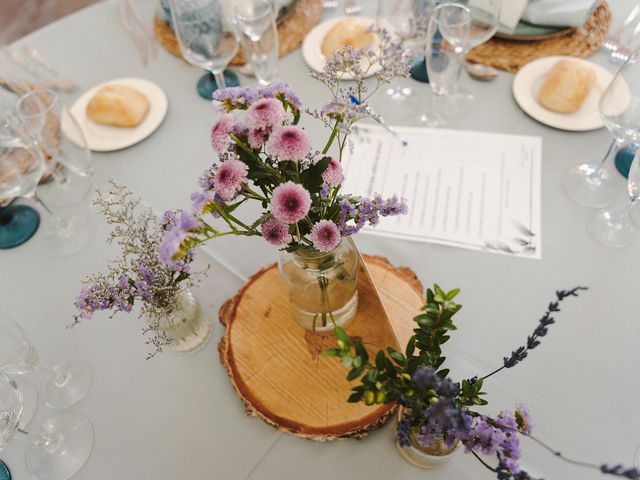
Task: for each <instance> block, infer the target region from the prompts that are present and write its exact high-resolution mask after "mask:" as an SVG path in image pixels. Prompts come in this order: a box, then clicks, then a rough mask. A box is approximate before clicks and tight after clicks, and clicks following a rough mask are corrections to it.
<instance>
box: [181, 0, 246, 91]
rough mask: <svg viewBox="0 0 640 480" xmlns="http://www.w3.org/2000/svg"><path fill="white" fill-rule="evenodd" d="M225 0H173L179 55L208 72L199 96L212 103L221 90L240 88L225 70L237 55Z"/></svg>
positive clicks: (233, 29)
mask: <svg viewBox="0 0 640 480" xmlns="http://www.w3.org/2000/svg"><path fill="white" fill-rule="evenodd" d="M226 5H227V2H225V1H224V0H170V6H171V20H172V22H171V23H172V25H173V29H174V31H175V33H176V37H177V38H178V44H179V45H180V52H181V53H182V56H183V57H184V58H185V60H187V62H189V63H190V64H191V65H195V66H198V67H201V68H204V69H205V70H208V71H209V72H211V74H212V75H213V78H214V79H215V81H212V80H211V77H210V75H205V76H204V77H202V78H201V79H200V80H199V81H198V93H199V94H200V95H201V96H202V97H203V98H206V99H208V100H211V96H212V95H213V92H214V91H216V90H217V89H218V88H226V87H228V86H229V87H230V86H235V85H238V81H237V77H235V75H227V73H226V72H225V71H224V69H225V68H226V67H227V65H229V62H230V61H231V59H232V58H233V57H234V56H235V54H236V53H237V52H238V40H237V38H236V32H235V28H234V26H233V23H232V22H231V19H230V18H229V11H228V10H227V8H226Z"/></svg>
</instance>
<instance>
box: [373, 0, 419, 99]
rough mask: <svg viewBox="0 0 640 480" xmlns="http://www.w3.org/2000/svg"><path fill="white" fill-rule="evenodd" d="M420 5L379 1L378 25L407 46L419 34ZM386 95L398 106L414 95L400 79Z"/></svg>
mask: <svg viewBox="0 0 640 480" xmlns="http://www.w3.org/2000/svg"><path fill="white" fill-rule="evenodd" d="M419 5H420V3H419V2H416V1H414V0H378V10H377V13H376V23H377V24H378V26H379V27H383V28H386V29H387V30H389V31H390V32H391V33H392V34H393V35H395V36H397V37H398V38H399V39H401V40H402V42H403V44H405V43H406V42H407V40H408V39H409V38H412V37H415V36H416V34H417V24H418V16H419V12H418V7H419ZM384 93H385V94H386V95H387V98H388V99H389V100H390V101H392V102H394V103H396V104H398V105H399V104H400V102H403V101H404V100H406V99H408V98H409V97H411V95H412V94H413V92H412V90H411V88H409V87H407V86H405V87H403V86H402V85H401V84H400V79H399V78H398V77H396V78H395V79H393V80H392V83H390V84H389V86H388V87H387V88H386V89H385V91H384Z"/></svg>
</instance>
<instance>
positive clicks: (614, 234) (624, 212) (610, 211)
mask: <svg viewBox="0 0 640 480" xmlns="http://www.w3.org/2000/svg"><path fill="white" fill-rule="evenodd" d="M627 190H628V192H629V199H630V202H628V203H627V204H626V205H625V206H624V207H622V208H615V207H614V208H606V209H603V210H599V211H597V212H595V213H594V214H593V215H591V217H589V219H588V220H587V229H588V231H589V233H590V234H591V236H592V237H593V239H594V240H595V241H597V242H598V243H601V244H602V245H606V246H607V247H618V248H621V247H626V246H627V245H630V244H631V243H632V242H633V240H634V239H635V237H636V231H635V228H634V227H635V226H637V225H635V226H634V222H633V220H632V217H631V215H630V212H631V208H632V207H633V206H634V205H636V202H637V201H638V199H639V198H640V151H639V152H637V153H636V155H635V157H634V158H633V162H631V168H630V169H629V179H628V181H627Z"/></svg>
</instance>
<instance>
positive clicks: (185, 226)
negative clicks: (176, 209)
mask: <svg viewBox="0 0 640 480" xmlns="http://www.w3.org/2000/svg"><path fill="white" fill-rule="evenodd" d="M178 228H179V229H180V230H182V231H184V232H193V231H195V230H199V229H200V228H202V222H200V220H198V218H197V217H196V216H195V215H194V214H192V213H189V212H182V214H181V215H180V222H179V223H178Z"/></svg>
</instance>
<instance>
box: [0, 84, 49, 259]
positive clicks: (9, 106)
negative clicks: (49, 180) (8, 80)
mask: <svg viewBox="0 0 640 480" xmlns="http://www.w3.org/2000/svg"><path fill="white" fill-rule="evenodd" d="M19 98H20V97H19V96H18V95H17V94H15V93H13V92H9V91H8V90H5V89H0V152H1V151H2V150H3V149H4V148H7V147H13V146H16V145H19V144H20V139H19V138H16V136H15V135H14V134H13V133H12V132H13V131H12V130H11V129H10V128H9V124H8V122H9V120H8V117H9V118H10V117H11V116H14V117H15V108H16V103H17V102H18V99H19ZM1 168H2V166H1V165H0V171H2V170H1ZM0 181H1V180H0ZM39 225H40V215H39V214H38V212H37V211H36V210H35V209H33V208H31V207H29V206H27V205H14V204H11V205H7V206H4V207H0V249H6V248H15V247H18V246H20V245H22V244H23V243H25V242H26V241H27V240H29V239H30V238H31V237H32V236H33V234H34V233H36V231H37V230H38V227H39Z"/></svg>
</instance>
